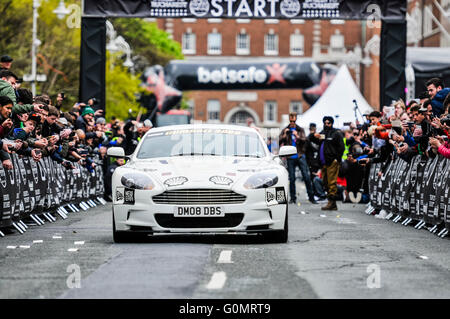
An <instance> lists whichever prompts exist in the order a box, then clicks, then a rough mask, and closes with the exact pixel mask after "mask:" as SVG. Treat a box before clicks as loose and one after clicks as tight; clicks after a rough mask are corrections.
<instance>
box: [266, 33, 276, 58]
mask: <svg viewBox="0 0 450 319" xmlns="http://www.w3.org/2000/svg"><path fill="white" fill-rule="evenodd" d="M264 54H265V55H277V54H278V35H277V34H275V33H273V30H271V31H270V32H269V33H268V34H266V35H265V37H264Z"/></svg>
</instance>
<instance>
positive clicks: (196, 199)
mask: <svg viewBox="0 0 450 319" xmlns="http://www.w3.org/2000/svg"><path fill="white" fill-rule="evenodd" d="M245 199H246V197H245V196H244V195H240V194H238V193H235V192H233V191H231V190H225V189H182V190H174V191H165V192H164V193H162V194H159V195H156V196H153V201H154V202H155V203H156V204H175V205H218V204H241V203H243V202H245Z"/></svg>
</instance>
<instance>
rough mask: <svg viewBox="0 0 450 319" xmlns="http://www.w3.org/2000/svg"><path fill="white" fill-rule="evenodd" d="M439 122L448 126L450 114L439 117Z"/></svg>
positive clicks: (449, 124)
mask: <svg viewBox="0 0 450 319" xmlns="http://www.w3.org/2000/svg"><path fill="white" fill-rule="evenodd" d="M441 124H442V125H447V126H450V115H447V116H446V117H444V118H442V119H441Z"/></svg>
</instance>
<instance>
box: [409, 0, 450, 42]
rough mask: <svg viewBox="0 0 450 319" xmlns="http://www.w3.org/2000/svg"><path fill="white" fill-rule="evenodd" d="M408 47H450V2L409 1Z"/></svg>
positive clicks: (444, 0) (446, 0)
mask: <svg viewBox="0 0 450 319" xmlns="http://www.w3.org/2000/svg"><path fill="white" fill-rule="evenodd" d="M406 19H407V22H408V45H409V46H416V47H450V0H408V13H407V16H406Z"/></svg>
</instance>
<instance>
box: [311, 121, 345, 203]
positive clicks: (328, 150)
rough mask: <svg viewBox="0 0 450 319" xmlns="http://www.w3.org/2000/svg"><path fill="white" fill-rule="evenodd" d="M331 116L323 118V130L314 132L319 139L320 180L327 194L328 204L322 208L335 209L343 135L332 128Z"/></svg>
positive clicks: (342, 151)
mask: <svg viewBox="0 0 450 319" xmlns="http://www.w3.org/2000/svg"><path fill="white" fill-rule="evenodd" d="M333 124H334V119H333V118H332V117H331V116H325V117H324V118H323V125H324V127H323V131H322V132H320V134H316V137H317V138H319V139H320V142H321V144H320V151H319V157H320V162H321V164H322V174H323V176H322V180H323V184H324V186H325V188H326V190H327V194H328V204H327V205H326V206H324V207H322V210H337V205H336V200H337V192H338V189H337V178H338V174H339V167H340V165H341V160H342V154H343V153H344V150H345V145H344V137H343V135H342V133H341V131H339V130H338V129H335V128H333Z"/></svg>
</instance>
